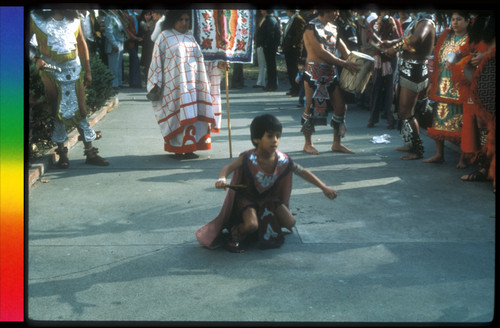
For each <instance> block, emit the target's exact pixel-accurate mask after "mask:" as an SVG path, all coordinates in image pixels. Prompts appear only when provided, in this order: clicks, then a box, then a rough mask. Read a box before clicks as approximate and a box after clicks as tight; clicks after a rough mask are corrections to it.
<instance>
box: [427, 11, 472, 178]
mask: <svg viewBox="0 0 500 328" xmlns="http://www.w3.org/2000/svg"><path fill="white" fill-rule="evenodd" d="M469 24H470V16H469V14H468V12H464V11H460V12H453V15H452V18H451V28H448V29H446V30H445V31H443V33H441V35H440V36H439V39H438V41H437V42H436V46H435V47H434V69H433V72H434V73H433V77H432V81H431V84H430V86H429V98H430V99H431V100H434V101H435V102H436V110H435V112H434V119H433V123H432V127H431V128H429V129H427V133H428V134H429V136H430V137H431V138H432V139H434V140H435V142H436V154H435V155H434V156H432V157H431V158H428V159H426V160H424V162H425V163H442V162H444V141H445V140H448V141H451V142H453V143H456V144H459V143H460V140H461V138H460V136H461V129H462V116H463V110H462V103H463V96H464V95H462V94H460V92H459V89H458V88H457V87H456V86H455V85H454V83H453V81H452V80H451V75H452V71H451V69H450V67H449V61H447V56H448V55H449V54H454V53H456V52H457V51H458V50H459V49H460V47H461V46H463V45H464V44H466V43H467V42H468V39H469V36H468V28H469ZM466 166H467V164H466V162H465V159H464V155H463V153H461V154H460V159H459V161H458V164H457V168H465V167H466Z"/></svg>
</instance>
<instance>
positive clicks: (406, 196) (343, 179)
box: [26, 81, 495, 325]
mask: <svg viewBox="0 0 500 328" xmlns="http://www.w3.org/2000/svg"><path fill="white" fill-rule="evenodd" d="M252 82H254V81H246V84H247V87H246V88H244V89H241V90H230V111H231V112H230V114H231V125H232V130H231V132H232V133H231V135H232V153H233V159H234V158H236V157H237V155H238V154H239V153H240V152H242V151H244V150H247V149H249V148H251V147H252V145H251V142H250V138H249V124H250V121H251V119H252V118H253V117H254V116H256V115H258V114H261V113H264V112H266V113H271V114H274V115H276V116H277V117H278V118H279V119H280V120H281V122H282V123H283V126H284V131H283V138H282V140H281V144H280V150H281V151H284V152H287V153H288V154H289V155H290V156H291V157H292V158H293V159H294V160H295V161H296V162H298V163H300V164H301V165H302V166H304V167H306V168H308V169H310V170H311V171H312V172H314V173H315V174H316V175H317V176H319V177H320V178H321V179H322V180H323V181H325V183H327V184H328V185H330V186H332V187H334V188H336V189H337V190H338V191H339V196H338V198H337V199H335V200H333V201H332V200H329V199H327V198H326V197H324V196H323V194H322V193H321V191H320V190H319V189H317V188H316V187H314V186H312V185H310V184H308V183H307V182H306V181H304V180H302V179H300V178H298V177H294V182H293V191H292V196H291V204H290V209H291V211H292V212H293V213H294V214H295V216H296V219H297V225H296V228H295V229H294V231H293V234H289V235H287V236H286V242H285V244H284V245H283V246H282V247H281V248H280V249H274V250H259V249H256V248H255V249H254V248H250V249H248V250H247V252H246V253H244V254H232V253H229V252H227V251H225V250H223V249H217V250H213V251H210V250H207V249H205V248H203V247H201V246H200V245H199V244H198V243H197V241H196V238H195V234H194V232H195V231H196V230H197V229H198V228H199V227H201V226H202V225H204V224H205V223H206V222H208V221H209V220H211V219H213V218H214V217H215V216H216V215H217V214H218V212H219V210H220V207H221V205H222V202H223V199H224V196H225V192H224V191H221V190H216V189H215V188H214V183H215V180H216V178H217V176H218V173H219V171H220V169H221V168H222V166H224V165H225V164H227V163H229V162H230V161H231V160H232V159H230V158H229V146H228V134H227V129H226V127H227V116H226V114H225V113H226V105H225V99H224V97H223V111H224V115H223V131H222V132H221V133H220V134H213V136H212V141H213V144H212V147H213V149H212V150H211V151H203V152H197V153H198V155H199V156H200V157H199V159H195V160H183V161H178V160H176V159H173V158H172V157H171V156H170V155H169V154H168V153H165V152H164V151H163V141H162V138H161V134H160V131H159V128H158V126H157V124H156V122H155V119H154V115H153V112H152V110H151V107H150V106H151V105H150V103H149V102H148V101H146V98H145V92H144V91H142V90H132V89H124V90H122V91H121V92H120V93H119V95H118V98H119V104H118V107H117V108H116V109H115V110H113V111H111V112H109V113H108V114H107V115H106V116H105V117H104V118H102V120H100V121H99V122H98V123H97V125H96V126H95V128H96V129H98V130H101V131H102V133H103V138H102V139H101V140H98V141H96V142H95V146H96V147H98V148H99V150H100V154H101V155H102V156H104V157H106V158H107V159H108V160H109V161H110V163H111V165H110V166H108V167H93V166H87V165H85V164H84V156H83V145H82V143H81V142H79V143H77V144H76V145H75V146H74V147H73V148H72V149H71V150H70V154H69V155H70V161H71V163H70V168H69V169H67V170H59V169H56V168H51V169H50V170H48V171H47V172H45V174H44V177H43V181H44V182H40V181H39V182H36V183H35V184H34V185H33V186H32V187H31V189H30V191H29V195H28V197H29V198H28V221H27V229H28V244H27V246H28V250H27V251H28V263H27V269H28V272H27V273H28V278H27V281H28V283H27V301H26V305H27V318H28V320H34V321H35V322H34V323H36V321H47V320H48V321H67V322H68V321H69V322H70V323H71V322H72V321H145V322H143V323H142V324H141V325H144V324H147V323H148V322H158V321H160V322H163V324H165V325H166V324H172V325H175V324H178V323H179V322H186V321H188V322H191V323H190V324H192V325H197V324H208V323H211V322H212V323H213V322H214V321H215V322H242V321H243V322H246V321H250V322H262V321H264V322H281V323H283V322H284V323H288V324H291V323H296V322H306V323H309V324H310V323H311V322H320V323H328V324H330V325H334V324H335V323H353V322H354V323H360V322H361V323H374V322H399V323H408V322H421V323H442V322H459V323H474V322H488V321H490V320H492V319H493V315H494V283H495V279H494V278H495V194H494V193H493V192H492V184H491V183H465V182H462V181H460V179H459V177H460V176H461V175H462V174H464V173H465V172H469V171H470V170H472V168H469V169H466V170H458V169H456V168H455V164H456V162H457V161H458V153H457V152H456V149H453V148H452V147H451V148H450V147H447V148H446V149H445V156H446V162H445V163H444V164H425V163H422V161H420V160H418V161H410V162H407V161H402V160H400V159H399V157H400V156H401V153H399V152H397V151H394V148H395V147H397V146H400V145H401V144H402V142H401V139H400V137H399V135H398V132H397V131H396V130H386V129H385V124H384V123H385V121H382V122H381V123H379V124H378V126H379V127H375V128H372V129H367V128H366V123H367V120H368V112H367V111H366V110H363V109H361V108H357V107H356V106H350V109H349V112H348V114H347V125H348V132H347V135H346V137H345V138H344V141H343V142H344V144H345V145H346V146H348V147H350V148H351V149H353V150H354V151H356V154H353V155H347V154H337V153H332V152H331V151H329V149H330V147H331V143H332V130H331V128H329V127H318V128H317V133H316V134H315V135H314V142H315V146H316V148H317V149H318V150H319V151H320V152H321V154H320V155H318V156H312V155H307V154H304V153H303V152H302V151H301V149H302V146H303V136H302V134H301V133H300V132H299V129H300V127H299V121H300V115H301V110H300V109H298V108H297V107H296V103H297V99H296V98H290V97H288V96H285V95H284V94H285V91H284V90H285V87H284V86H282V87H281V91H277V92H267V93H266V92H262V91H260V90H256V89H252V88H251V87H250V86H251V85H253V83H252ZM385 133H388V134H389V135H390V136H391V139H390V140H391V143H390V144H373V143H371V142H370V139H371V138H372V137H373V136H378V135H382V134H385ZM422 135H423V139H424V144H425V147H426V156H430V155H432V154H433V153H434V151H435V147H434V142H433V141H432V140H431V139H429V138H428V137H426V136H425V133H422Z"/></svg>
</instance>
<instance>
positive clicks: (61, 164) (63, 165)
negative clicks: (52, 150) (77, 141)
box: [56, 147, 69, 169]
mask: <svg viewBox="0 0 500 328" xmlns="http://www.w3.org/2000/svg"><path fill="white" fill-rule="evenodd" d="M56 154H57V155H59V161H57V163H56V166H57V167H58V168H60V169H67V168H68V167H69V158H68V147H64V148H57V149H56Z"/></svg>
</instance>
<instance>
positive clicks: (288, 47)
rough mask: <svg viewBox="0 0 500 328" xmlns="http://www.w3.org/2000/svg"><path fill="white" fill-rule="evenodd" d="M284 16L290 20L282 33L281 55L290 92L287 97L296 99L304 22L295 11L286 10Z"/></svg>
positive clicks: (298, 88)
mask: <svg viewBox="0 0 500 328" xmlns="http://www.w3.org/2000/svg"><path fill="white" fill-rule="evenodd" d="M286 14H287V15H288V17H289V18H290V19H289V21H288V24H287V25H286V27H285V31H284V33H283V45H282V48H283V54H284V55H285V63H286V70H287V72H288V80H289V81H290V90H289V91H288V92H287V95H290V96H292V97H297V96H298V95H299V90H300V87H299V85H298V84H297V83H296V82H295V78H296V77H297V73H298V68H297V64H298V61H299V57H300V55H301V53H302V48H303V47H304V39H303V35H304V27H305V26H306V21H305V20H304V18H302V16H300V14H299V13H298V12H297V11H296V10H287V11H286Z"/></svg>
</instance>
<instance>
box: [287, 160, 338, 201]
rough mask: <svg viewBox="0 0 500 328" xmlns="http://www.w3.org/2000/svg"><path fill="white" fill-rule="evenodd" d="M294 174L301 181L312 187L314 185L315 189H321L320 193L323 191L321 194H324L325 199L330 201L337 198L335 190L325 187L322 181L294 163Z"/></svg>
mask: <svg viewBox="0 0 500 328" xmlns="http://www.w3.org/2000/svg"><path fill="white" fill-rule="evenodd" d="M294 173H295V174H297V175H298V176H300V177H301V178H302V179H304V180H306V181H308V182H310V183H312V184H313V185H315V186H316V187H318V188H319V189H321V191H323V194H325V196H326V197H328V198H330V199H335V198H336V197H337V191H336V190H334V189H332V188H330V187H328V186H327V185H325V184H324V183H323V181H321V180H320V179H319V178H318V177H317V176H315V175H314V174H313V173H312V172H311V171H309V170H308V169H304V168H302V167H301V166H300V165H298V164H297V163H295V166H294Z"/></svg>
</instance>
